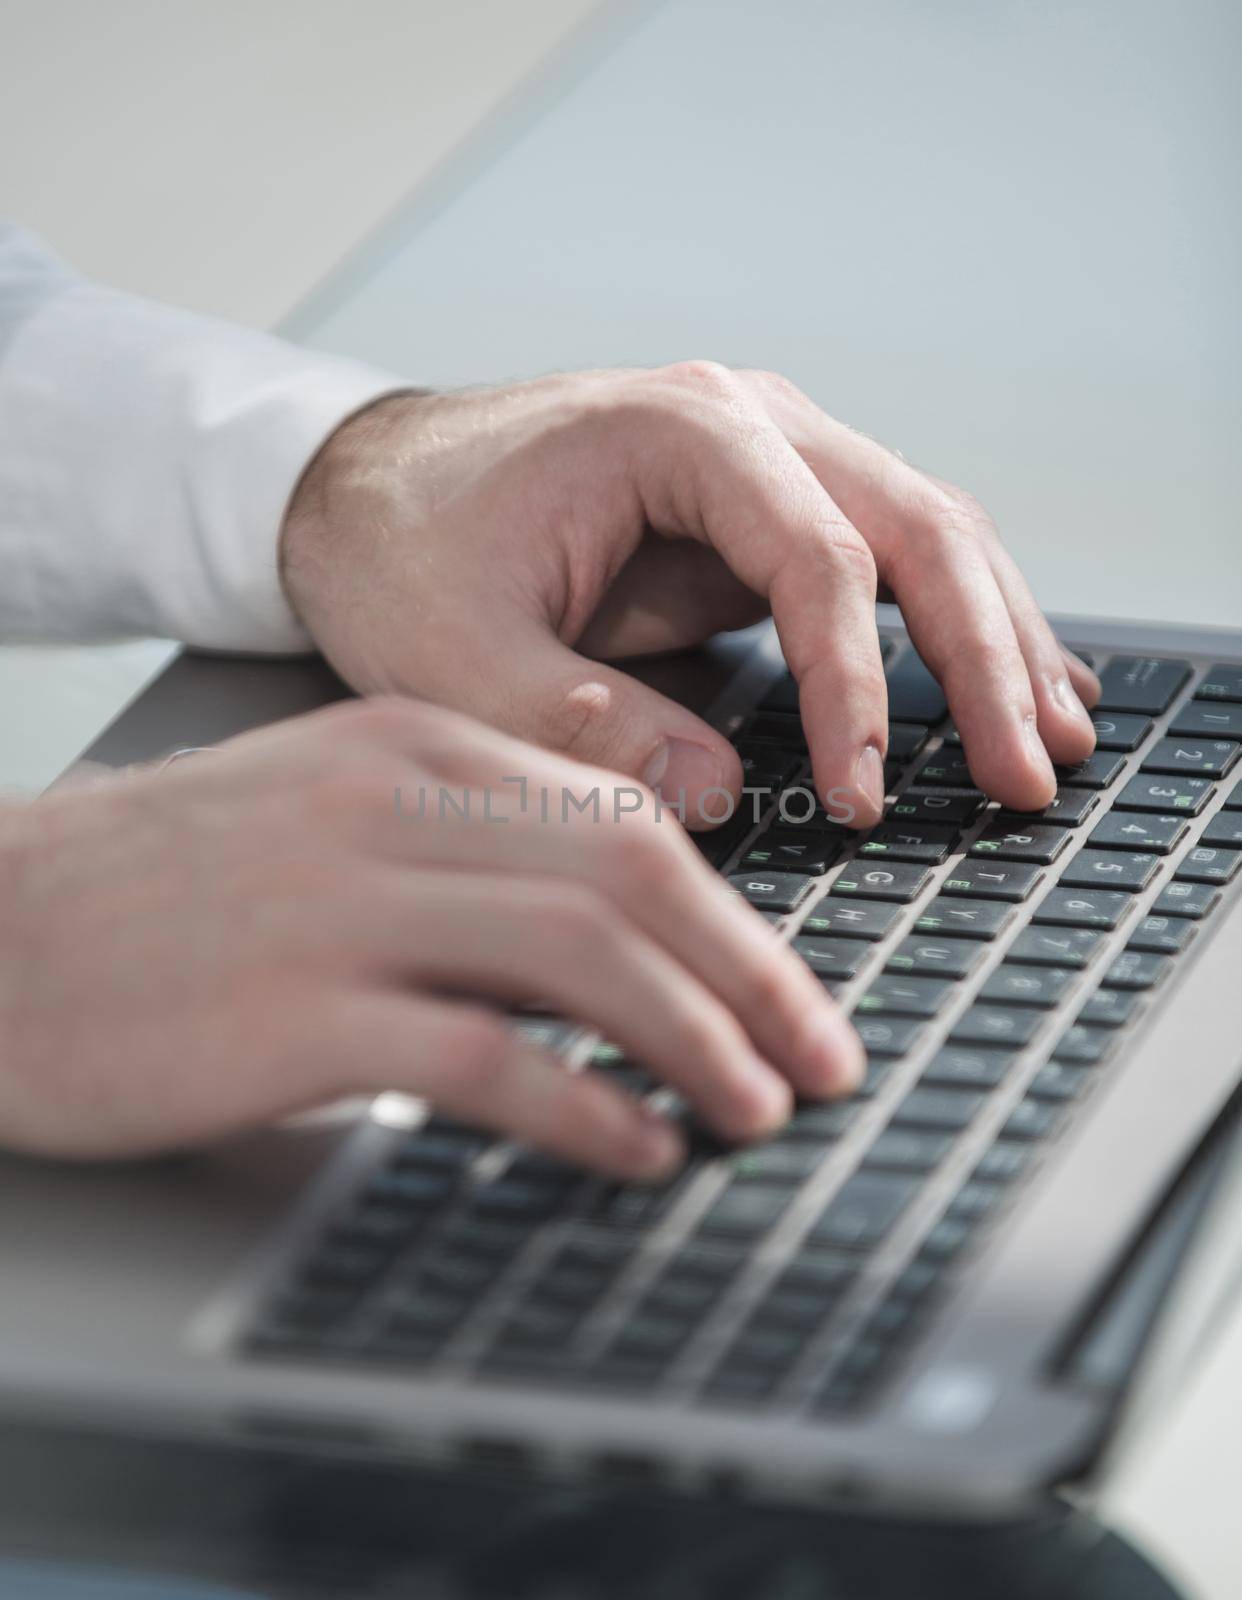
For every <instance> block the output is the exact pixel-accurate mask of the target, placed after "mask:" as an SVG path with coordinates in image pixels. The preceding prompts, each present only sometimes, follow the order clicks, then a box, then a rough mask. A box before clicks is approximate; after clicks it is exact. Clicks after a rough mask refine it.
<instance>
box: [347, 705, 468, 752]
mask: <svg viewBox="0 0 1242 1600" xmlns="http://www.w3.org/2000/svg"><path fill="white" fill-rule="evenodd" d="M339 715H340V718H341V720H342V721H343V722H344V723H345V724H346V726H347V727H348V728H349V730H350V731H351V732H355V733H358V734H359V735H361V736H362V737H363V738H365V739H369V740H371V741H373V742H374V743H377V744H384V745H392V744H398V743H400V742H403V741H408V740H409V739H410V738H411V736H416V735H417V734H418V733H420V732H422V731H426V730H427V729H428V728H430V727H433V726H435V724H436V722H437V721H438V720H439V719H440V718H442V716H443V713H442V712H441V711H440V710H439V709H438V708H437V707H435V706H430V705H428V704H427V702H426V701H424V700H412V699H408V698H406V697H405V696H403V695H396V694H383V695H370V696H368V697H367V698H365V699H362V700H354V701H350V702H349V704H348V705H347V706H342V707H341V708H340V710H339Z"/></svg>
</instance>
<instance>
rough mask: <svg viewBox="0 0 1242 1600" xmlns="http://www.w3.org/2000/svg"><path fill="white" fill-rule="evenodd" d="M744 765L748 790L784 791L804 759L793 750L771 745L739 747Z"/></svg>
mask: <svg viewBox="0 0 1242 1600" xmlns="http://www.w3.org/2000/svg"><path fill="white" fill-rule="evenodd" d="M737 754H738V759H739V760H740V761H741V763H742V785H743V787H744V788H746V789H752V790H753V789H761V790H763V791H764V793H765V794H766V793H767V792H768V791H769V790H772V791H775V790H777V789H783V788H784V787H785V785H786V784H787V783H789V782H790V780H791V779H792V778H793V776H794V774H795V773H796V772H797V771H798V769H799V768H800V767H801V765H802V757H801V756H800V755H798V754H797V753H796V752H795V751H792V750H782V749H779V748H777V747H776V746H774V745H770V744H751V743H749V742H747V743H743V744H739V745H738V746H737Z"/></svg>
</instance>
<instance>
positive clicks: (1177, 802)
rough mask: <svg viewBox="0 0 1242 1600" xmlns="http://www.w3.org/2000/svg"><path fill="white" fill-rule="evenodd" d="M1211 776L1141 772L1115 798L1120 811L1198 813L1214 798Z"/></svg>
mask: <svg viewBox="0 0 1242 1600" xmlns="http://www.w3.org/2000/svg"><path fill="white" fill-rule="evenodd" d="M1212 787H1213V786H1212V784H1211V783H1210V782H1209V781H1208V779H1207V778H1191V777H1183V776H1181V775H1180V774H1179V775H1177V776H1173V775H1167V776H1161V775H1160V774H1159V773H1153V774H1151V775H1150V776H1148V775H1147V774H1146V773H1139V774H1138V775H1137V776H1136V777H1133V778H1131V779H1130V781H1129V783H1127V784H1126V786H1125V788H1124V789H1122V790H1121V792H1120V793H1119V794H1118V796H1117V798H1116V799H1115V800H1114V801H1113V805H1114V807H1115V809H1117V810H1119V811H1165V812H1175V813H1176V814H1177V815H1178V816H1184V817H1197V816H1198V815H1199V813H1200V811H1202V810H1203V808H1204V806H1205V805H1207V803H1208V801H1209V800H1210V799H1211V798H1212Z"/></svg>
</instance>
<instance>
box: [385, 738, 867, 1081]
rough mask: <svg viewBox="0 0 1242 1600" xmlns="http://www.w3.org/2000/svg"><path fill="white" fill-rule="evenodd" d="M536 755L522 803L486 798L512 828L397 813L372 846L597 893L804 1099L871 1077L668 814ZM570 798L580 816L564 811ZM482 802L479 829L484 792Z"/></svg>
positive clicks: (814, 985) (478, 777)
mask: <svg viewBox="0 0 1242 1600" xmlns="http://www.w3.org/2000/svg"><path fill="white" fill-rule="evenodd" d="M488 737H489V738H497V737H499V736H496V735H491V734H489V735H488ZM505 742H506V743H511V741H505ZM514 748H515V751H518V752H520V751H521V750H522V747H520V746H515V747H514ZM513 754H514V752H512V751H511V752H506V755H505V757H504V759H505V760H506V761H512V760H513ZM525 755H526V761H525V764H524V766H523V775H524V778H525V782H526V789H525V791H524V792H522V791H519V790H518V789H517V787H516V786H515V785H514V784H513V783H512V781H511V778H510V780H509V781H507V782H505V783H504V784H503V785H502V792H500V793H497V792H496V790H495V787H492V788H487V789H486V792H487V794H488V796H489V802H488V803H489V808H490V812H491V814H492V816H493V819H508V820H507V821H504V822H503V823H501V825H496V826H488V827H480V826H477V825H475V824H473V823H470V822H467V821H465V820H463V819H462V818H461V816H460V815H459V814H458V813H457V812H456V811H454V810H452V809H450V810H449V811H447V812H446V813H444V814H441V813H440V812H439V811H438V810H437V808H436V807H435V806H434V805H429V806H427V807H425V808H424V816H425V817H426V818H427V819H429V820H428V822H427V825H421V826H420V825H418V824H417V823H415V822H413V821H412V820H410V819H408V818H407V819H403V818H402V817H401V815H399V814H397V813H394V812H389V813H386V815H385V817H384V819H383V821H384V827H383V828H382V829H380V828H377V827H375V826H374V825H372V824H371V823H369V824H368V834H367V841H366V842H367V843H368V844H369V845H370V846H372V847H373V848H374V847H376V846H379V847H380V848H381V849H382V851H383V853H384V855H385V857H386V859H390V860H399V861H402V862H406V863H410V864H417V865H425V866H438V867H441V868H453V869H458V870H462V869H473V870H474V871H477V872H480V873H484V872H488V873H508V872H516V873H529V874H532V875H546V876H548V877H550V878H553V879H558V880H569V881H570V882H574V883H588V884H591V885H594V886H595V887H596V888H597V889H598V890H599V891H600V892H601V893H602V894H603V895H605V896H606V897H607V898H608V900H609V901H610V902H612V903H615V905H616V906H617V907H618V908H619V912H620V914H622V915H624V916H625V917H627V918H628V919H629V920H630V921H631V922H633V923H634V924H635V925H636V926H637V927H638V928H640V929H642V930H644V931H645V932H646V934H647V935H648V936H649V937H650V938H651V939H652V940H653V941H654V942H656V943H657V944H658V945H660V946H661V948H662V949H664V950H665V951H667V952H668V954H669V955H670V956H671V957H672V958H673V959H674V960H675V961H677V962H679V963H680V964H681V965H682V966H683V967H684V968H685V969H686V970H687V971H688V972H689V973H691V974H693V976H694V977H695V978H697V979H698V981H699V982H700V983H702V984H703V985H704V987H705V988H707V989H708V990H710V991H711V992H712V993H713V994H715V995H716V996H717V997H718V999H719V1000H720V1001H721V1002H722V1003H723V1004H724V1005H725V1006H726V1007H727V1008H728V1010H729V1011H730V1012H731V1013H732V1014H733V1016H734V1017H736V1018H737V1020H738V1022H739V1023H740V1024H741V1026H742V1027H743V1028H744V1029H745V1030H746V1032H747V1034H748V1035H749V1037H750V1039H751V1041H752V1042H753V1044H754V1047H755V1049H756V1050H757V1052H758V1053H759V1055H760V1056H762V1057H763V1059H764V1060H766V1061H768V1062H770V1063H771V1064H772V1065H773V1066H774V1067H776V1068H777V1069H778V1070H779V1071H780V1072H781V1073H783V1074H784V1075H785V1076H786V1077H787V1078H788V1079H789V1081H790V1082H791V1083H792V1084H793V1085H794V1087H795V1088H796V1089H797V1090H798V1091H799V1092H800V1093H802V1094H805V1095H826V1094H839V1093H841V1092H843V1091H846V1090H849V1089H851V1088H853V1087H854V1086H855V1085H856V1083H857V1082H858V1080H859V1078H860V1077H861V1073H862V1064H863V1063H862V1054H861V1049H860V1046H859V1043H858V1039H857V1036H856V1035H855V1034H854V1032H853V1029H852V1028H851V1027H850V1026H849V1024H848V1022H847V1021H846V1020H845V1018H844V1017H843V1016H842V1015H841V1013H840V1011H839V1010H838V1009H837V1007H836V1006H835V1005H834V1004H833V1002H832V1001H831V999H830V998H829V997H828V996H827V995H826V994H825V992H824V990H823V988H822V986H821V985H820V984H819V983H818V982H817V981H816V979H815V978H814V976H813V975H812V974H811V972H810V971H809V969H808V968H807V967H806V965H805V963H803V962H802V961H800V960H798V958H797V957H796V956H795V955H794V954H793V952H792V951H791V950H790V949H789V948H788V946H786V945H784V944H783V943H782V942H781V941H780V940H777V939H774V938H773V937H772V933H771V930H770V929H769V928H768V927H767V925H766V924H765V923H763V922H761V921H760V920H759V918H757V917H756V916H755V915H754V914H753V913H752V912H751V911H750V909H749V907H747V906H746V905H744V904H743V903H742V902H741V901H740V900H738V899H737V898H736V897H735V896H733V895H732V894H729V893H727V892H723V893H722V886H721V883H720V880H719V879H718V878H717V876H716V874H715V873H713V872H712V871H711V869H710V868H708V867H707V865H706V864H705V863H704V862H703V860H702V858H701V857H700V856H699V854H698V851H697V850H695V849H694V848H693V847H692V846H691V845H690V843H689V841H688V840H687V839H686V837H685V835H684V834H683V833H682V831H681V829H680V828H679V827H678V826H677V823H676V821H675V819H674V818H673V817H672V816H671V815H670V813H668V812H667V811H663V812H656V811H655V810H654V808H653V806H652V805H651V804H650V803H648V804H645V805H644V807H643V809H642V811H640V812H636V813H627V812H621V811H619V810H617V809H615V806H614V801H615V800H616V799H617V798H621V799H624V800H625V801H626V802H627V803H628V802H629V801H630V800H632V799H634V798H635V797H636V796H637V794H638V791H633V792H632V793H630V794H627V793H626V792H625V791H624V790H621V791H615V792H614V794H613V795H609V794H608V792H607V788H608V786H607V783H606V781H604V780H603V775H601V774H598V773H593V772H592V771H591V770H590V769H585V770H584V769H580V768H577V767H575V766H573V765H572V764H570V763H568V762H565V761H563V760H560V759H559V758H556V757H554V756H551V755H548V754H546V753H542V752H536V751H530V750H527V751H526V752H525ZM489 759H490V758H489ZM469 760H470V758H469V757H467V756H466V755H465V754H464V753H462V754H460V755H459V761H460V762H461V765H460V766H459V767H458V769H457V781H460V782H462V783H470V784H478V785H479V786H480V788H484V787H485V786H486V785H487V784H488V783H489V781H492V780H494V774H495V772H496V770H497V768H496V767H495V766H494V765H493V766H491V767H490V768H489V769H488V772H485V773H483V774H480V773H479V772H478V771H473V770H471V769H470V767H469V764H468V763H469ZM500 770H502V771H503V770H504V768H503V767H502V768H500ZM510 772H512V767H510ZM488 773H490V774H491V775H492V780H489V776H488ZM597 783H598V787H599V790H600V791H602V793H601V794H600V801H599V805H598V808H595V807H593V806H591V805H590V804H589V803H588V795H589V792H590V790H591V789H592V787H594V786H595V785H596V784H597ZM565 791H568V793H569V794H570V795H571V796H573V803H572V804H569V805H564V804H562V803H561V799H560V797H561V795H562V793H563V792H565ZM545 795H546V796H548V801H547V803H546V804H545V802H544V796H545ZM474 799H475V802H476V803H475V815H476V819H477V815H478V814H479V813H480V810H481V802H480V801H479V791H478V789H476V790H475V791H474Z"/></svg>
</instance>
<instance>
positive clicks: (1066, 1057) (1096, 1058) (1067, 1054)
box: [1052, 1022, 1117, 1067]
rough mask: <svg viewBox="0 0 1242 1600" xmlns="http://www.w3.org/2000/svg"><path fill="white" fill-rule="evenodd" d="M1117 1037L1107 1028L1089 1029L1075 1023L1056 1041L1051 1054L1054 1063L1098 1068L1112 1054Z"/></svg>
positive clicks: (1082, 1024) (1079, 1023)
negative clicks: (1065, 1062) (1069, 1063)
mask: <svg viewBox="0 0 1242 1600" xmlns="http://www.w3.org/2000/svg"><path fill="white" fill-rule="evenodd" d="M1116 1044H1117V1035H1116V1033H1115V1032H1113V1031H1111V1030H1110V1029H1108V1028H1089V1027H1087V1026H1086V1025H1085V1024H1084V1023H1081V1022H1075V1023H1074V1024H1073V1026H1072V1027H1070V1028H1067V1029H1066V1030H1065V1032H1064V1033H1063V1034H1062V1035H1061V1037H1060V1038H1059V1039H1058V1040H1057V1044H1056V1048H1055V1049H1054V1050H1053V1052H1052V1057H1053V1060H1054V1061H1070V1062H1074V1063H1076V1064H1077V1065H1080V1066H1084V1067H1094V1066H1098V1065H1099V1063H1100V1062H1101V1061H1103V1060H1105V1059H1106V1058H1107V1057H1108V1056H1109V1055H1111V1054H1112V1052H1113V1050H1114V1048H1115V1047H1116Z"/></svg>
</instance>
